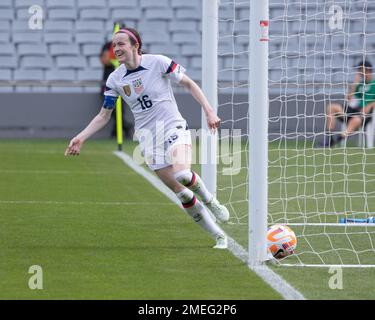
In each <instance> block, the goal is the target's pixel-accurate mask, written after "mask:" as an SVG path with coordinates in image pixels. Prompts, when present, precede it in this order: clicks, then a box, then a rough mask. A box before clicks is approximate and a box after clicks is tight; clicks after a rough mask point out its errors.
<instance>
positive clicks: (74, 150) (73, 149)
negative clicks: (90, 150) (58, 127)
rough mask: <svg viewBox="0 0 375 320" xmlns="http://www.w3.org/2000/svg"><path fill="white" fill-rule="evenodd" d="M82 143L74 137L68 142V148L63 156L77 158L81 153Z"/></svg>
mask: <svg viewBox="0 0 375 320" xmlns="http://www.w3.org/2000/svg"><path fill="white" fill-rule="evenodd" d="M82 144H83V141H82V140H80V139H78V138H76V137H74V138H73V139H72V140H70V143H69V146H68V147H67V148H66V150H65V153H64V155H65V156H68V155H71V156H78V155H79V152H80V151H81V147H82Z"/></svg>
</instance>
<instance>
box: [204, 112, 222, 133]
mask: <svg viewBox="0 0 375 320" xmlns="http://www.w3.org/2000/svg"><path fill="white" fill-rule="evenodd" d="M206 116H207V125H208V129H210V130H211V132H212V133H215V131H216V129H217V128H219V127H220V122H221V119H220V118H219V117H218V116H217V115H216V114H215V112H210V113H208V114H207V115H206Z"/></svg>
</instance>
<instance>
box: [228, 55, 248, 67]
mask: <svg viewBox="0 0 375 320" xmlns="http://www.w3.org/2000/svg"><path fill="white" fill-rule="evenodd" d="M224 68H228V69H231V68H235V69H239V68H249V58H248V57H247V56H244V57H236V59H232V58H226V59H225V63H224Z"/></svg>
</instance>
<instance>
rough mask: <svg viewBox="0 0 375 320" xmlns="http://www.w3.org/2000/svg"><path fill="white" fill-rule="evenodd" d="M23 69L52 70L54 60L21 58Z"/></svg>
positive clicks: (49, 58) (48, 58)
mask: <svg viewBox="0 0 375 320" xmlns="http://www.w3.org/2000/svg"><path fill="white" fill-rule="evenodd" d="M20 65H21V67H22V68H23V69H25V70H26V69H50V68H52V67H53V61H52V58H51V57H49V56H44V57H35V56H34V57H30V56H27V57H23V58H21V63H20Z"/></svg>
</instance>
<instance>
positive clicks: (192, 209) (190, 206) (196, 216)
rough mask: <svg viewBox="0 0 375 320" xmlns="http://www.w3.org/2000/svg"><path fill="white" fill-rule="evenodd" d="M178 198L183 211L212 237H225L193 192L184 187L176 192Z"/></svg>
mask: <svg viewBox="0 0 375 320" xmlns="http://www.w3.org/2000/svg"><path fill="white" fill-rule="evenodd" d="M176 195H177V197H178V199H180V201H181V202H182V205H183V207H184V209H185V211H186V212H187V213H188V214H189V216H191V217H192V218H193V220H194V221H195V222H196V223H198V224H199V225H200V226H201V227H202V228H203V229H205V230H206V231H207V232H208V233H209V234H210V235H211V236H212V237H213V238H214V239H216V240H217V239H218V238H222V237H225V238H226V236H225V233H224V231H223V230H221V228H220V227H219V226H218V225H217V224H216V223H215V222H214V221H213V220H212V218H211V216H210V214H209V213H208V211H207V209H206V208H205V207H204V206H203V204H202V203H201V202H200V201H199V200H198V199H197V198H196V197H195V195H194V193H193V192H192V191H191V190H189V189H187V188H185V189H183V190H182V191H180V192H178V193H176Z"/></svg>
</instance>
